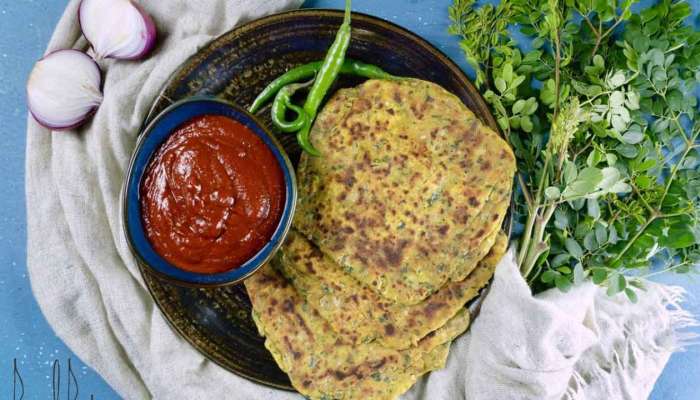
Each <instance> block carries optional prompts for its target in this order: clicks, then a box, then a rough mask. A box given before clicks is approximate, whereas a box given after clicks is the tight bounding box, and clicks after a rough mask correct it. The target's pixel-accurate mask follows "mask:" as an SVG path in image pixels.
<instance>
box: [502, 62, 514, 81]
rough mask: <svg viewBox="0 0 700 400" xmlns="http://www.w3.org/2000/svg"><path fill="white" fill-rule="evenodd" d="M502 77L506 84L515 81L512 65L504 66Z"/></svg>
mask: <svg viewBox="0 0 700 400" xmlns="http://www.w3.org/2000/svg"><path fill="white" fill-rule="evenodd" d="M501 76H502V77H503V79H504V80H505V81H506V82H511V81H512V80H513V65H512V64H511V63H505V64H504V65H503V71H502V73H501Z"/></svg>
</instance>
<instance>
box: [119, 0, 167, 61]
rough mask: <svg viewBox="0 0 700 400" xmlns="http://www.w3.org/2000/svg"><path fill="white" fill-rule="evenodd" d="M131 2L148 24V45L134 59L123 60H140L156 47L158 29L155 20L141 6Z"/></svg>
mask: <svg viewBox="0 0 700 400" xmlns="http://www.w3.org/2000/svg"><path fill="white" fill-rule="evenodd" d="M129 1H130V2H131V5H133V6H134V7H135V8H136V9H137V10H138V11H139V13H141V16H142V17H143V20H144V22H145V24H146V44H145V45H144V47H143V50H141V52H140V53H138V54H136V55H135V56H133V57H129V58H122V60H140V59H142V58H144V57H146V56H147V55H148V53H150V52H151V50H153V48H154V47H155V46H156V40H157V39H158V30H157V29H156V24H155V22H153V18H151V16H150V15H149V14H148V13H147V12H146V10H144V9H143V7H141V6H140V5H138V4H136V3H134V2H133V1H131V0H129Z"/></svg>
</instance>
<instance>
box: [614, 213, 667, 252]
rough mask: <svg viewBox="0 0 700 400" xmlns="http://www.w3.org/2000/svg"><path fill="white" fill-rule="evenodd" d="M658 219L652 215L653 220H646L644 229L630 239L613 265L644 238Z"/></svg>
mask: <svg viewBox="0 0 700 400" xmlns="http://www.w3.org/2000/svg"><path fill="white" fill-rule="evenodd" d="M656 218H658V216H657V215H652V216H651V218H649V219H647V220H646V222H645V223H644V225H642V227H641V228H640V229H639V230H638V231H637V233H636V234H635V235H634V237H632V239H630V241H629V242H627V244H626V245H625V247H624V248H623V249H622V251H621V252H620V253H619V254H618V255H617V257H615V259H614V260H613V263H615V262H617V261H620V259H621V258H622V256H623V255H625V253H627V251H628V250H629V249H630V248H631V247H632V245H633V244H634V242H636V241H637V239H639V237H640V236H642V234H643V233H644V231H645V230H646V229H647V228H648V227H649V225H651V223H652V222H654V221H655V220H656Z"/></svg>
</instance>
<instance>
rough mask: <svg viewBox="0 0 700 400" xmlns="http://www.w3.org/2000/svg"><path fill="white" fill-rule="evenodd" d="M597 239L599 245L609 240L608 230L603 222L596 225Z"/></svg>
mask: <svg viewBox="0 0 700 400" xmlns="http://www.w3.org/2000/svg"><path fill="white" fill-rule="evenodd" d="M595 240H596V241H597V242H598V244H599V245H603V244H605V242H607V241H608V230H607V229H606V228H605V227H604V226H603V225H602V224H601V223H597V224H596V225H595Z"/></svg>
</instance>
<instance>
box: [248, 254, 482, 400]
mask: <svg viewBox="0 0 700 400" xmlns="http://www.w3.org/2000/svg"><path fill="white" fill-rule="evenodd" d="M245 286H246V289H247V291H248V293H249V295H250V299H251V302H252V304H253V319H254V321H255V323H256V325H257V326H258V329H259V331H260V334H261V335H263V336H265V338H266V340H265V346H266V347H267V348H268V350H270V352H271V353H272V356H273V357H274V359H275V361H276V362H277V364H278V365H279V366H280V368H281V369H282V370H283V371H284V372H286V373H287V374H288V375H289V378H290V380H291V382H292V385H293V386H294V387H295V388H296V389H297V390H298V391H299V392H300V393H301V394H302V395H304V396H307V397H308V398H310V399H318V400H327V399H378V400H381V399H387V400H388V399H394V398H396V397H397V396H399V395H400V394H401V393H403V392H405V391H406V390H408V389H409V388H410V387H411V386H412V385H413V384H414V383H415V381H416V380H417V379H418V378H419V377H420V376H421V375H422V374H424V373H426V372H428V371H431V370H435V369H439V368H442V367H444V365H445V362H446V360H447V354H448V350H449V343H450V341H452V340H453V339H454V338H455V337H457V336H458V335H459V334H461V333H462V332H464V331H465V330H466V329H467V327H468V325H469V313H468V311H467V310H466V309H462V310H461V311H460V312H459V313H457V315H455V316H454V317H453V318H452V319H451V320H450V321H448V322H447V323H446V324H445V325H444V326H443V327H442V328H440V329H438V330H437V331H435V332H433V333H432V334H430V335H428V336H426V337H425V338H424V339H423V340H421V341H420V342H419V343H418V344H417V345H416V346H413V347H411V348H409V349H405V350H401V351H398V350H393V349H388V348H385V347H383V346H381V345H378V344H376V343H370V344H359V345H358V344H354V343H351V342H348V341H346V340H344V339H343V338H342V337H339V336H338V335H336V334H335V333H334V331H333V329H331V327H330V325H329V324H328V322H326V321H325V320H324V319H323V318H321V317H320V315H319V314H318V312H316V310H314V309H313V308H312V307H310V306H309V305H308V304H307V303H306V302H305V301H304V299H303V297H302V296H301V295H299V293H298V292H297V291H296V290H295V289H294V288H293V286H291V285H290V284H289V283H288V282H287V281H286V280H285V279H284V277H283V276H282V275H281V274H279V273H278V272H277V271H276V270H275V269H274V268H273V267H272V266H271V265H267V266H265V267H263V268H262V269H261V270H260V271H258V272H257V273H256V274H255V275H253V276H252V277H250V278H248V279H247V280H246V281H245Z"/></svg>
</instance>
